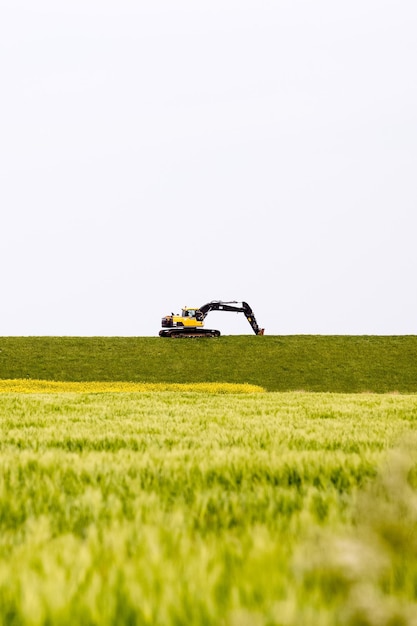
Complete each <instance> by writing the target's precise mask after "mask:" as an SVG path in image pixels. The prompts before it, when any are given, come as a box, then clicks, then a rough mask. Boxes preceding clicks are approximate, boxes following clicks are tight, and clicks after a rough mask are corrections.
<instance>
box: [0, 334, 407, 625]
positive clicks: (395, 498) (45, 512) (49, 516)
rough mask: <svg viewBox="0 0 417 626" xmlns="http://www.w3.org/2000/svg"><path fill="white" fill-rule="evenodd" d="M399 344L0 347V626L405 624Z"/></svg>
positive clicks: (403, 382) (29, 343)
mask: <svg viewBox="0 0 417 626" xmlns="http://www.w3.org/2000/svg"><path fill="white" fill-rule="evenodd" d="M259 339H260V342H258V340H259ZM265 339H266V340H267V341H264V340H265ZM349 340H350V341H349ZM129 341H131V342H132V344H131V345H130V347H129ZM414 342H415V339H414V338H411V337H408V338H378V337H375V338H325V337H323V338H322V337H316V338H313V337H304V338H302V337H298V338H274V337H269V338H268V337H260V338H259V337H225V338H220V340H209V341H200V340H197V341H193V340H192V341H183V340H174V341H169V340H167V341H164V340H162V339H159V338H155V339H153V338H150V339H149V338H139V339H133V340H128V339H122V338H120V339H114V338H84V339H77V338H60V339H55V340H54V339H53V338H1V339H0V350H1V352H0V366H1V370H0V380H1V379H2V381H1V384H0V624H1V625H2V626H6V625H7V626H20V625H22V626H55V625H56V626H58V625H59V626H61V625H63V626H67V625H68V626H69V625H70V624H71V625H73V624H77V625H78V624H80V625H85V626H96V625H97V626H99V625H100V626H101V625H105V626H106V625H109V626H110V625H121V626H124V625H129V626H130V625H136V624H143V625H157V626H165V625H167V626H170V625H175V626H180V625H181V626H182V625H196V626H197V625H200V624H205V625H207V626H212V625H213V626H214V625H216V626H217V625H220V626H252V625H254V626H300V625H303V626H304V625H305V626H317V625H320V626H415V624H416V615H417V535H416V532H415V531H416V528H417V434H416V425H417V395H416V394H415V393H411V392H412V391H413V384H415V369H414V368H415V363H414V360H413V359H412V358H411V353H412V350H413V346H414ZM349 345H350V349H348V348H349ZM106 346H107V347H108V350H106ZM326 346H327V348H326ZM291 347H292V348H293V349H294V354H293V355H292V356H291V350H290V348H291ZM296 347H297V350H295V348H296ZM249 348H251V350H249ZM361 349H362V351H363V353H362V352H361ZM158 351H159V352H158ZM245 351H246V352H245ZM303 351H304V352H303ZM355 351H356V352H355ZM227 353H229V355H230V354H233V355H235V358H237V356H236V355H240V356H239V358H237V363H236V364H235V361H234V360H232V361H231V362H229V363H227V356H226V354H227ZM245 353H246V359H243V358H242V355H243V354H245ZM303 353H304V355H306V354H309V355H310V358H311V360H310V361H307V360H306V362H305V364H304V368H303V367H302V365H301V362H302V354H303ZM313 353H314V355H315V356H314V359H313V358H312V354H313ZM344 353H346V354H347V356H346V357H343V354H344ZM371 353H373V358H372V359H371V358H370V354H371ZM326 354H327V356H326ZM355 354H356V365H355V359H354V355H355ZM262 355H263V356H262ZM285 355H286V356H285ZM337 355H339V356H337ZM377 355H379V357H378V358H381V362H378V361H377ZM284 357H285V358H284ZM365 357H366V358H365ZM343 358H345V359H346V360H345V365H344V368H341V367H339V366H340V365H341V364H342V361H343ZM326 359H327V361H326ZM148 361H149V362H148ZM197 361H198V362H199V363H200V364H202V366H201V368H200V370H199V368H198V367H195V368H194V370H192V368H191V365H192V363H196V362H197ZM229 361H230V359H229ZM325 362H327V363H328V365H329V368H328V369H327V370H326V368H325V367H324V363H325ZM180 364H181V367H180ZM254 364H255V365H254ZM106 368H107V369H106ZM172 368H173V369H172ZM190 369H191V370H192V371H191V374H189V370H190ZM211 370H214V371H215V375H213V377H212V378H211V376H210V372H211ZM124 371H125V375H123V372H124ZM250 371H252V373H253V374H254V376H253V377H252V378H250V377H249V375H248V373H249V372H250ZM285 371H286V372H287V378H286V382H285V383H284V382H283V380H282V378H281V373H282V372H285ZM332 372H333V376H334V380H333V387H336V389H337V390H338V391H340V390H342V391H344V392H346V391H349V392H351V391H352V390H358V391H364V390H366V389H368V390H369V389H371V390H373V391H378V392H382V391H389V392H390V393H328V392H326V393H324V392H320V393H312V392H301V391H292V392H277V391H273V392H270V391H269V392H265V393H262V390H260V389H254V390H253V392H252V393H250V392H249V391H250V390H251V388H249V387H248V386H247V385H244V384H243V385H241V386H239V387H236V388H232V387H228V386H226V387H224V386H222V385H206V386H204V384H203V385H199V386H195V387H193V386H190V387H187V388H184V387H176V389H177V391H170V389H171V387H164V386H162V385H161V384H160V383H161V382H176V383H185V382H190V383H192V382H199V383H210V382H219V381H223V382H229V383H230V382H236V383H252V384H258V385H260V386H262V387H264V388H270V387H271V386H272V387H273V386H274V385H276V386H277V385H278V384H279V385H283V386H284V387H285V386H289V387H291V385H293V386H294V388H296V389H303V388H304V389H306V388H309V385H310V386H313V387H314V385H316V386H317V387H320V386H321V387H323V388H324V387H326V384H327V383H326V380H328V377H330V375H331V373H332ZM354 373H355V375H354ZM145 374H146V375H145ZM194 376H195V379H196V380H194V381H193V380H190V378H191V379H192V378H193V377H194ZM390 376H391V377H390ZM263 377H265V378H263ZM17 378H19V379H22V378H23V379H26V380H20V381H17V380H15V381H14V380H13V379H17ZM6 379H8V380H6ZM10 379H12V380H10ZM33 379H41V380H38V381H35V380H33ZM302 379H303V380H304V382H305V383H306V384H304V385H301V384H300V381H301V380H302ZM42 380H43V382H42ZM48 380H49V381H81V383H82V382H83V381H100V380H101V381H108V382H110V383H112V384H110V385H104V386H100V385H99V384H95V383H93V382H91V384H89V385H85V384H80V385H70V386H69V387H68V386H66V385H62V384H58V383H55V382H54V383H52V382H51V383H50V384H49V385H48V383H47V382H45V381H48ZM135 380H136V381H142V382H143V383H145V382H148V383H159V385H155V386H154V387H151V388H150V387H149V386H147V385H146V384H143V385H138V386H136V387H132V386H131V385H126V384H120V385H119V386H117V385H116V387H113V382H114V381H125V382H127V381H135ZM307 381H310V383H309V384H307ZM313 381H316V382H314V384H313ZM328 386H329V387H331V386H332V385H330V383H329V385H328ZM341 387H342V389H340V388H341ZM352 387H353V388H354V389H352ZM11 389H13V391H10V390H11ZM50 389H55V390H56V392H50ZM68 389H70V390H71V391H68ZM114 389H118V390H119V391H120V392H119V393H115V392H114ZM132 389H135V390H136V391H135V392H132ZM149 389H152V391H149ZM153 389H155V390H153ZM166 389H168V390H166ZM18 390H20V391H18ZM23 390H24V391H25V392H23ZM34 390H37V391H38V393H35V392H33V391H34ZM58 391H59V392H58ZM322 391H323V390H322ZM398 391H407V392H408V393H398Z"/></svg>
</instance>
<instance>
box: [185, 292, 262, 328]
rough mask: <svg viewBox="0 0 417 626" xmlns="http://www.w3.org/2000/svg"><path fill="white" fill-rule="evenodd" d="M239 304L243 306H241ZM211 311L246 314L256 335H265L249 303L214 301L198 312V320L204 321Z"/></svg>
mask: <svg viewBox="0 0 417 626" xmlns="http://www.w3.org/2000/svg"><path fill="white" fill-rule="evenodd" d="M239 304H240V305H241V306H239ZM210 311H232V312H234V313H244V314H245V317H246V319H247V320H248V322H249V324H250V325H251V326H252V330H253V332H254V333H255V335H263V334H264V329H263V328H259V326H258V322H257V321H256V318H255V315H254V313H253V311H252V309H251V307H250V306H249V304H248V303H247V302H240V303H239V302H236V301H235V300H233V301H232V302H222V301H221V300H212V301H211V302H208V303H207V304H204V305H203V306H201V307H200V308H199V309H198V310H197V311H196V314H195V316H196V319H197V320H198V321H201V322H202V321H203V320H204V319H205V318H206V316H207V314H208V313H210Z"/></svg>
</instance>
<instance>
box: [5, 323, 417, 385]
mask: <svg viewBox="0 0 417 626" xmlns="http://www.w3.org/2000/svg"><path fill="white" fill-rule="evenodd" d="M416 355H417V336H397V337H382V336H351V337H349V336H306V335H302V336H286V337H285V336H284V337H279V336H264V337H256V336H234V337H220V338H219V339H212V340H202V339H200V340H198V339H197V340H178V339H177V340H169V339H161V338H159V337H84V338H79V337H2V338H0V378H3V379H5V378H7V379H10V378H25V377H27V378H34V379H46V380H62V381H140V382H175V383H192V382H231V383H245V382H246V383H252V384H255V385H260V386H262V387H265V388H266V389H268V390H269V391H291V390H305V391H326V392H327V391H335V392H342V393H350V392H363V391H374V392H378V393H383V392H389V391H398V392H401V393H413V392H417V358H416Z"/></svg>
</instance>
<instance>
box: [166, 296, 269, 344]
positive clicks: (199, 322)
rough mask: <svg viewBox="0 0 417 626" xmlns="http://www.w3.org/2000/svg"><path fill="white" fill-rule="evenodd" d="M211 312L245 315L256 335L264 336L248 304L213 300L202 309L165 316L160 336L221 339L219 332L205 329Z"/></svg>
mask: <svg viewBox="0 0 417 626" xmlns="http://www.w3.org/2000/svg"><path fill="white" fill-rule="evenodd" d="M210 311H232V312H234V313H244V314H245V316H246V319H247V320H248V322H249V324H250V325H251V326H252V330H253V332H254V333H255V335H263V334H264V330H265V329H264V328H260V327H259V326H258V322H257V321H256V318H255V315H254V314H253V311H252V309H251V308H250V306H249V304H248V303H247V302H236V301H235V300H233V301H231V302H222V301H221V300H212V301H211V302H208V303H207V304H203V306H201V307H200V308H195V307H184V308H183V309H182V312H181V315H179V314H178V315H175V314H174V313H171V315H165V317H163V318H162V330H160V331H159V336H160V337H171V338H180V337H185V338H194V337H220V331H219V330H212V329H208V328H204V320H205V318H206V316H207V314H208V313H210Z"/></svg>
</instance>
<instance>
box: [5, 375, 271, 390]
mask: <svg viewBox="0 0 417 626" xmlns="http://www.w3.org/2000/svg"><path fill="white" fill-rule="evenodd" d="M158 391H159V392H161V391H176V392H182V393H183V392H186V391H188V392H194V393H262V392H264V391H265V390H264V389H263V388H262V387H260V386H259V385H249V384H248V383H243V384H238V383H135V382H122V381H120V382H106V381H95V382H94V381H84V382H69V381H56V380H31V379H29V378H18V379H10V380H0V393H10V392H18V393H154V392H158Z"/></svg>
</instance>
